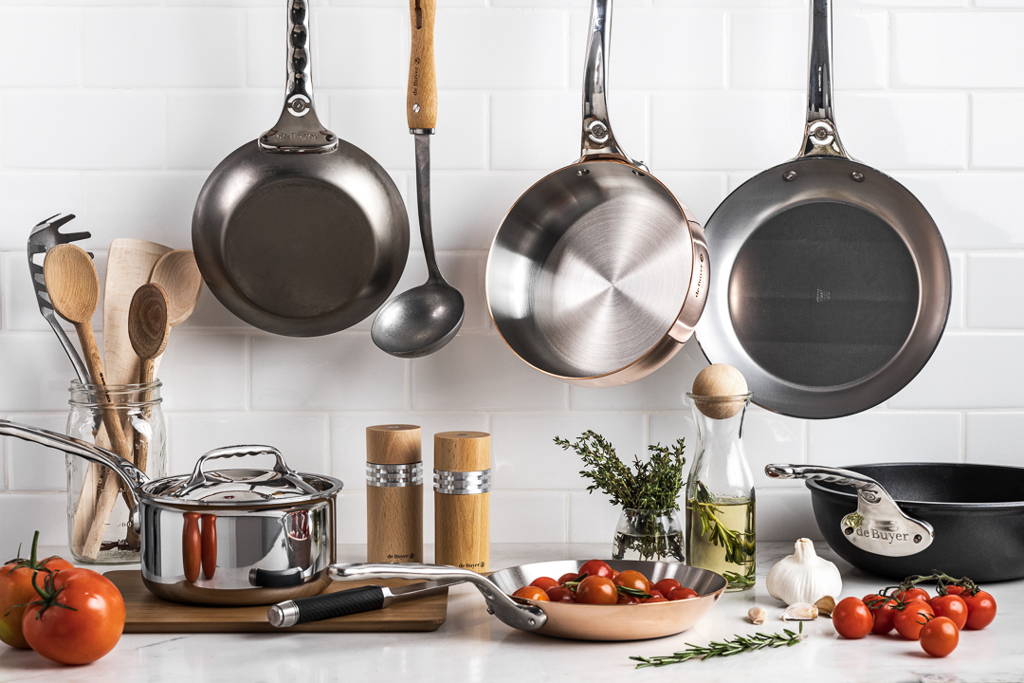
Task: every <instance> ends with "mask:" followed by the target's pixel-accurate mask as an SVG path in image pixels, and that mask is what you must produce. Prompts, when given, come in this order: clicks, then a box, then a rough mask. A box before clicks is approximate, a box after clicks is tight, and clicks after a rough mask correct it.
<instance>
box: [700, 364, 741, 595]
mask: <svg viewBox="0 0 1024 683" xmlns="http://www.w3.org/2000/svg"><path fill="white" fill-rule="evenodd" d="M722 367H724V368H728V371H731V372H732V373H736V374H738V371H737V370H735V369H734V368H731V367H730V366H714V365H713V366H711V367H710V368H707V369H706V370H705V371H703V372H702V373H701V374H702V375H703V374H704V373H705V372H708V371H709V370H710V371H711V373H710V374H711V375H716V374H719V375H720V374H721V373H722V371H721V370H719V369H718V368H722ZM727 375H728V373H727ZM706 379H707V378H706V377H705V378H704V380H702V379H701V376H700V375H698V380H697V381H695V382H694V389H695V391H694V392H691V393H689V394H687V397H688V398H689V400H690V406H691V409H692V411H693V419H694V421H695V422H696V423H697V433H698V442H697V455H696V457H695V459H694V462H693V466H692V467H691V469H690V476H689V478H688V480H687V483H686V519H687V523H686V526H687V539H686V554H687V557H688V558H689V563H690V564H691V565H693V566H695V567H701V568H703V569H710V570H711V571H713V572H717V573H719V574H721V575H722V576H724V577H725V579H726V581H727V582H728V588H727V590H729V591H738V590H746V589H748V588H752V587H753V586H754V583H755V573H756V569H757V566H756V562H755V553H756V541H755V536H754V522H755V514H754V513H755V500H754V478H753V475H752V474H751V471H750V466H749V465H748V463H747V459H746V455H745V453H744V450H743V440H742V436H743V418H744V417H745V415H746V412H747V405H748V404H749V402H750V393H747V392H744V393H721V392H720V391H719V392H715V391H710V392H709V391H704V392H701V393H697V390H698V389H699V388H701V387H703V388H705V389H707V388H708V387H707V382H706V381H705V380H706ZM726 379H732V380H736V378H730V377H728V376H727V377H726ZM715 386H716V383H712V384H711V388H712V389H713V388H714V387H715ZM717 386H719V388H720V387H721V385H717ZM726 386H732V387H733V388H734V389H735V388H736V387H739V388H742V389H743V390H745V389H746V382H744V381H743V378H742V375H740V376H739V378H738V380H736V381H734V382H731V383H730V382H726Z"/></svg>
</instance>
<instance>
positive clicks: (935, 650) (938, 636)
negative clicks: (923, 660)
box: [921, 596, 960, 657]
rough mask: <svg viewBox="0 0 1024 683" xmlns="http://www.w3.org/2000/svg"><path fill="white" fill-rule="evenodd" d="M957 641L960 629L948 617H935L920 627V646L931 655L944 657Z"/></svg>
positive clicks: (954, 646)
mask: <svg viewBox="0 0 1024 683" xmlns="http://www.w3.org/2000/svg"><path fill="white" fill-rule="evenodd" d="M954 597H955V596H954ZM959 642H960V629H958V628H957V627H956V624H955V623H954V622H953V620H952V619H950V618H949V617H935V618H934V619H932V620H931V621H929V622H928V623H927V624H925V625H924V627H923V628H922V629H921V648H922V649H923V650H924V651H925V652H927V653H928V654H930V655H931V656H932V657H945V656H946V655H948V654H949V653H950V652H952V651H953V650H955V649H956V646H957V643H959Z"/></svg>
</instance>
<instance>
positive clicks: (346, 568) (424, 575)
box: [329, 562, 547, 631]
mask: <svg viewBox="0 0 1024 683" xmlns="http://www.w3.org/2000/svg"><path fill="white" fill-rule="evenodd" d="M329 571H330V574H331V578H332V579H334V580H335V581H345V580H348V579H414V580H416V579H419V580H425V581H446V580H462V581H465V582H467V583H471V584H473V586H475V587H476V589H477V590H478V591H480V593H481V594H482V595H483V596H484V598H485V599H486V600H487V611H488V612H490V613H491V614H493V615H494V616H496V617H498V618H499V619H501V620H502V621H503V622H505V623H506V624H508V625H509V626H511V627H512V628H517V629H520V630H522V631H536V630H537V629H539V628H541V627H542V626H543V625H544V623H545V622H546V621H547V615H546V614H545V613H544V610H542V609H541V608H539V607H537V606H535V605H522V604H520V603H518V602H516V601H515V600H513V599H512V598H510V597H509V596H507V595H506V594H505V593H504V592H503V591H502V590H501V589H500V588H498V587H497V586H496V585H495V584H494V582H493V581H491V580H490V579H488V578H487V577H485V576H481V575H480V574H477V573H476V572H474V571H472V570H470V569H462V568H461V567H451V566H447V565H436V564H369V563H363V562H357V563H354V564H332V565H331V566H330V569H329Z"/></svg>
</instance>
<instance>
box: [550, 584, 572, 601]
mask: <svg viewBox="0 0 1024 683" xmlns="http://www.w3.org/2000/svg"><path fill="white" fill-rule="evenodd" d="M547 594H548V599H549V600H550V601H551V602H576V600H575V599H574V598H573V595H572V591H571V590H569V589H568V588H566V587H565V586H555V587H554V588H550V589H548V590H547Z"/></svg>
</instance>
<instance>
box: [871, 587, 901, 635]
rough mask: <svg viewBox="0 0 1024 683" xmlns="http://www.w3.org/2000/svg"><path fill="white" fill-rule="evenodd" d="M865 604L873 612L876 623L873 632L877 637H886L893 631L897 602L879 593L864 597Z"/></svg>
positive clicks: (872, 628)
mask: <svg viewBox="0 0 1024 683" xmlns="http://www.w3.org/2000/svg"><path fill="white" fill-rule="evenodd" d="M864 604H865V605H867V606H868V609H869V610H871V616H872V618H873V619H874V623H873V625H872V627H871V632H872V633H875V634H877V635H883V636H884V635H885V634H886V633H889V632H890V631H892V628H893V624H892V619H893V616H894V615H895V609H896V605H897V603H896V600H895V599H894V598H890V597H888V596H885V595H879V594H878V593H871V594H870V595H865V596H864Z"/></svg>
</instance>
